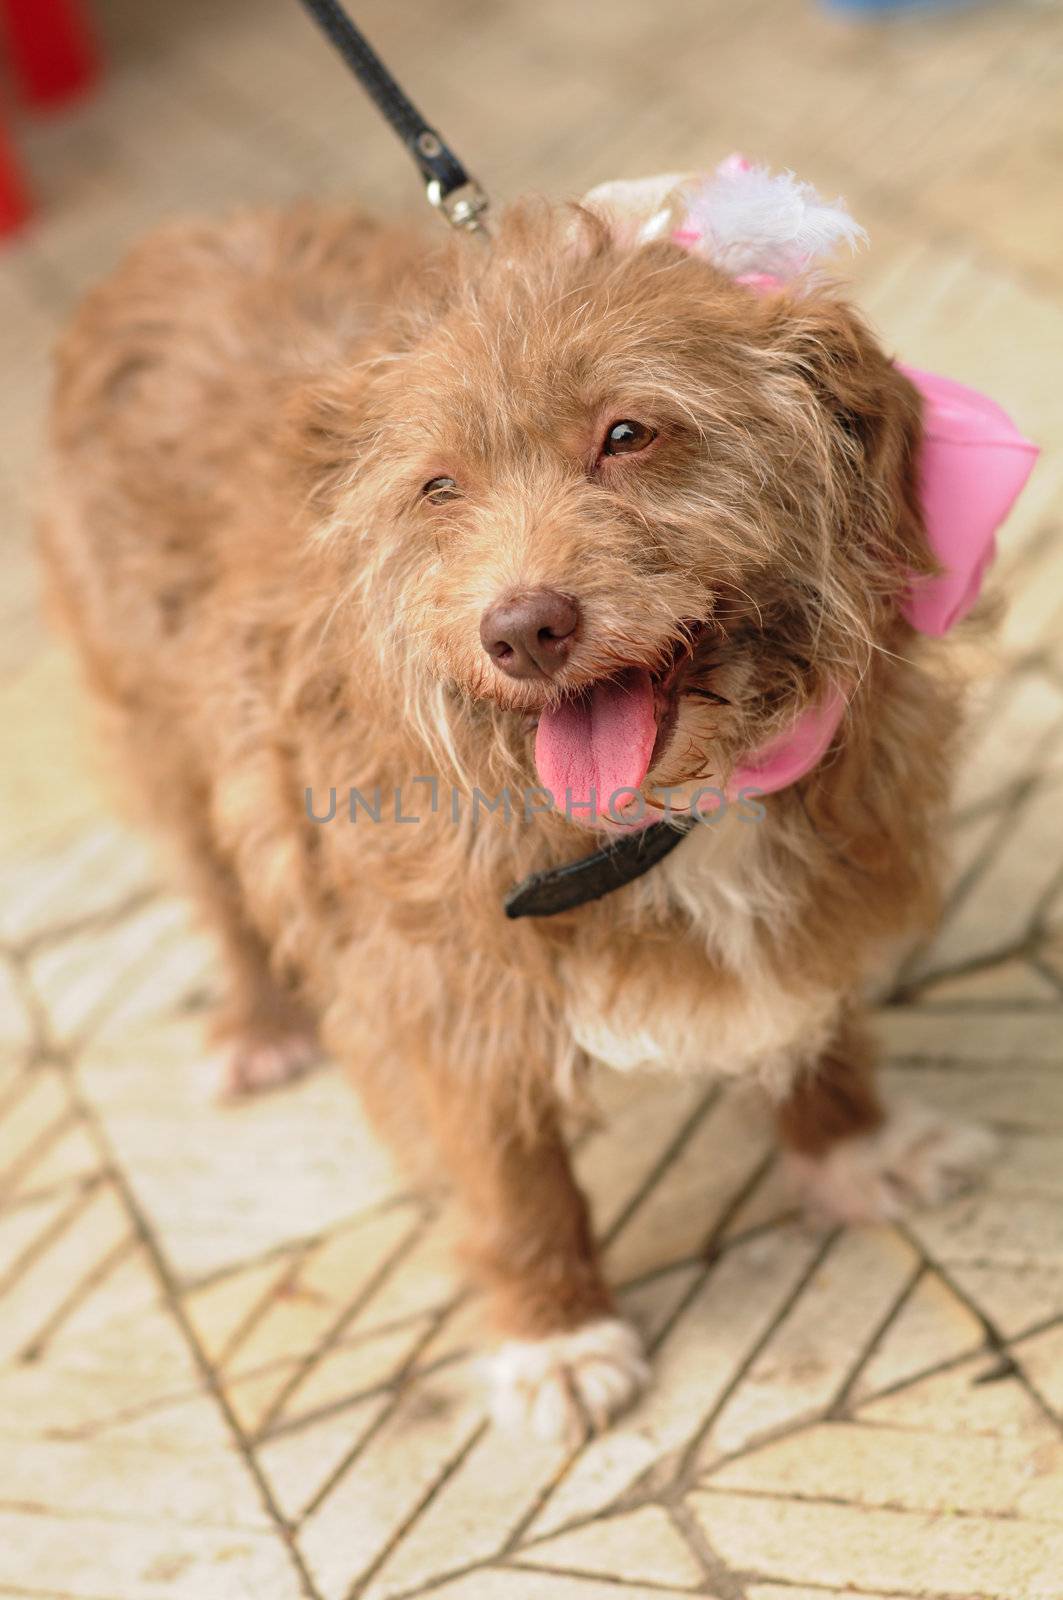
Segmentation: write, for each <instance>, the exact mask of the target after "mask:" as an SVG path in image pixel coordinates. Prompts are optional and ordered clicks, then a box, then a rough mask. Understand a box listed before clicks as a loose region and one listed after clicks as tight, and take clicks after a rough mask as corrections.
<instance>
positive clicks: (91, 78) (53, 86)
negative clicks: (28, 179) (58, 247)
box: [0, 0, 100, 235]
mask: <svg viewBox="0 0 1063 1600" xmlns="http://www.w3.org/2000/svg"><path fill="white" fill-rule="evenodd" d="M0 22H2V24H3V28H2V37H0V45H2V46H3V47H5V51H6V53H7V54H8V55H9V56H10V58H11V66H12V70H13V74H14V78H15V83H16V86H17V87H18V89H19V90H20V91H21V93H22V95H23V96H24V98H25V99H26V100H28V101H29V102H30V104H31V105H35V106H45V107H48V106H61V105H63V104H65V103H66V101H68V100H72V99H74V98H75V97H76V96H77V95H79V94H81V93H82V92H83V91H84V90H85V89H88V88H89V87H90V86H91V85H92V84H93V83H94V82H95V80H96V78H97V77H98V76H99V72H100V58H99V56H98V54H97V52H96V46H95V44H94V42H93V37H92V30H91V28H90V27H89V22H88V17H87V14H86V12H85V9H84V7H83V5H82V4H81V0H0ZM30 210H31V206H30V198H29V193H28V191H27V189H26V185H25V183H24V182H23V179H22V173H21V170H20V168H19V163H18V160H17V158H16V155H15V150H14V147H13V145H12V143H11V140H10V138H9V137H8V134H7V131H6V129H5V127H4V116H3V107H2V105H0V235H3V234H5V233H13V232H14V230H15V229H16V228H17V227H19V226H20V225H21V224H22V223H23V222H25V220H26V218H27V217H28V216H29V214H30Z"/></svg>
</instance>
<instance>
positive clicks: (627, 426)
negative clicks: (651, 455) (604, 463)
mask: <svg viewBox="0 0 1063 1600" xmlns="http://www.w3.org/2000/svg"><path fill="white" fill-rule="evenodd" d="M656 437H657V430H656V428H648V427H647V426H646V424H645V423H644V422H633V421H632V420H631V418H630V417H625V418H623V419H622V420H621V421H620V422H612V423H610V425H609V427H608V428H607V429H606V430H605V441H604V443H603V444H602V455H603V456H633V455H635V454H636V452H637V451H639V450H645V448H646V446H647V445H649V444H652V443H653V441H654V439H656Z"/></svg>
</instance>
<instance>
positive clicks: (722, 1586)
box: [666, 1500, 746, 1600]
mask: <svg viewBox="0 0 1063 1600" xmlns="http://www.w3.org/2000/svg"><path fill="white" fill-rule="evenodd" d="M666 1515H667V1517H668V1520H669V1521H670V1522H671V1524H672V1527H673V1528H674V1529H675V1531H676V1533H678V1535H679V1537H680V1538H681V1539H682V1540H683V1543H684V1544H685V1545H686V1546H687V1548H688V1549H689V1551H690V1553H691V1555H692V1556H693V1557H694V1560H695V1561H696V1562H697V1563H698V1565H699V1567H700V1568H701V1569H702V1572H703V1573H704V1574H705V1583H706V1588H707V1592H708V1593H710V1594H711V1595H712V1596H713V1600H746V1586H745V1584H744V1583H743V1582H742V1580H741V1578H739V1577H738V1576H737V1575H736V1574H735V1573H734V1572H732V1571H731V1569H730V1568H729V1567H728V1566H727V1564H726V1563H725V1562H724V1560H723V1558H722V1557H721V1556H719V1555H718V1554H717V1553H716V1551H715V1550H714V1549H713V1547H712V1545H711V1544H710V1542H709V1540H708V1538H707V1536H706V1534H705V1530H704V1529H703V1528H702V1526H701V1524H700V1523H699V1522H698V1520H697V1518H696V1517H695V1516H694V1515H693V1513H692V1512H691V1510H690V1507H689V1506H687V1505H686V1504H685V1503H684V1502H683V1501H681V1500H677V1501H676V1502H675V1503H674V1504H672V1505H669V1506H668V1507H667V1508H666Z"/></svg>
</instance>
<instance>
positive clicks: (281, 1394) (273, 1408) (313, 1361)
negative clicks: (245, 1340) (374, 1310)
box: [254, 1213, 437, 1440]
mask: <svg viewBox="0 0 1063 1600" xmlns="http://www.w3.org/2000/svg"><path fill="white" fill-rule="evenodd" d="M436 1220H437V1215H436V1214H433V1213H428V1214H427V1215H425V1214H422V1216H421V1217H420V1218H419V1219H418V1220H415V1221H413V1222H412V1223H411V1226H410V1231H409V1233H408V1234H407V1235H406V1237H405V1238H404V1239H403V1240H402V1241H401V1243H400V1244H398V1245H396V1247H395V1249H394V1250H392V1252H391V1254H390V1255H389V1256H388V1257H387V1260H386V1261H383V1262H381V1264H380V1266H379V1267H378V1268H377V1269H376V1271H375V1272H374V1273H372V1274H371V1275H370V1277H369V1279H368V1281H367V1282H366V1283H365V1284H363V1286H362V1288H361V1289H360V1290H359V1292H358V1293H357V1294H356V1295H355V1296H354V1299H353V1300H351V1301H350V1302H349V1304H348V1305H346V1306H345V1307H344V1308H343V1310H342V1311H341V1312H340V1313H339V1315H338V1316H337V1317H336V1318H335V1319H334V1321H333V1323H332V1326H331V1327H330V1328H329V1330H328V1332H327V1333H325V1334H323V1335H322V1337H321V1339H320V1340H319V1341H318V1343H317V1345H316V1346H315V1348H314V1349H313V1350H311V1351H309V1352H308V1353H307V1354H306V1355H305V1356H304V1357H303V1358H302V1360H301V1361H300V1362H299V1364H298V1366H297V1367H296V1370H295V1371H294V1372H293V1373H292V1375H291V1377H290V1378H289V1379H288V1381H287V1383H285V1384H283V1385H282V1387H281V1388H280V1390H279V1391H278V1393H277V1394H276V1395H275V1396H274V1398H273V1399H272V1400H271V1401H270V1403H269V1405H268V1406H267V1407H266V1410H265V1411H264V1412H263V1414H262V1416H261V1417H260V1418H259V1420H258V1426H257V1427H256V1429H255V1434H254V1437H255V1439H256V1440H257V1439H258V1438H260V1437H261V1436H262V1434H264V1433H265V1432H266V1430H267V1429H268V1428H269V1427H270V1425H271V1424H272V1423H274V1422H276V1420H277V1418H278V1417H279V1415H280V1413H281V1412H282V1411H283V1410H284V1408H285V1406H286V1405H287V1403H288V1401H289V1400H290V1399H291V1397H292V1395H293V1394H295V1393H296V1392H297V1390H298V1389H299V1388H300V1386H301V1385H302V1384H303V1383H304V1382H305V1381H306V1379H307V1378H308V1377H309V1376H310V1374H311V1373H312V1372H313V1371H314V1369H315V1367H318V1366H320V1365H321V1362H322V1361H324V1359H325V1357H326V1356H328V1355H329V1354H330V1353H331V1352H332V1351H333V1350H334V1349H335V1348H336V1346H337V1345H338V1344H339V1342H340V1339H341V1337H342V1335H343V1331H344V1329H345V1328H347V1327H349V1325H350V1324H351V1323H352V1322H353V1321H354V1320H355V1318H356V1317H359V1316H360V1315H361V1313H362V1312H363V1311H364V1310H365V1308H366V1306H367V1305H369V1304H370V1303H371V1302H372V1300H373V1299H374V1298H375V1296H376V1295H377V1294H378V1293H379V1292H380V1290H381V1289H382V1288H383V1287H384V1285H385V1284H386V1283H387V1281H388V1279H389V1278H390V1277H391V1276H392V1274H393V1273H394V1272H396V1271H397V1270H398V1268H399V1267H400V1266H401V1265H402V1263H403V1261H405V1259H406V1257H407V1256H409V1255H410V1254H412V1252H413V1251H414V1250H415V1249H416V1248H417V1246H418V1245H419V1244H420V1243H421V1242H422V1240H423V1239H424V1238H425V1236H426V1235H427V1234H428V1232H429V1231H430V1229H431V1228H432V1226H433V1225H434V1223H435V1221H436ZM301 1264H302V1263H300V1265H301Z"/></svg>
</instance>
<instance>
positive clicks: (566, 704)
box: [535, 669, 657, 822]
mask: <svg viewBox="0 0 1063 1600" xmlns="http://www.w3.org/2000/svg"><path fill="white" fill-rule="evenodd" d="M656 738H657V719H656V717H655V716H654V714H653V687H652V685H651V683H650V675H649V673H648V672H641V671H637V670H635V669H632V670H631V671H629V672H625V673H624V675H623V677H622V678H621V679H620V680H619V681H618V682H616V683H596V684H595V685H594V686H593V687H592V688H591V690H590V691H589V692H588V693H587V694H584V695H580V696H578V697H576V698H573V699H571V700H563V701H562V702H561V704H560V705H558V706H554V707H553V708H552V709H551V710H549V711H544V712H543V714H542V716H541V717H540V718H539V731H538V733H537V735H536V738H535V765H536V767H537V768H538V769H539V777H540V778H541V779H542V782H543V784H544V786H545V787H546V788H547V789H549V791H550V793H551V794H552V796H553V799H554V805H555V807H556V808H557V810H559V811H564V810H565V809H566V805H567V807H568V809H569V813H570V815H571V816H572V820H573V821H574V822H591V821H593V820H594V816H595V814H597V815H599V816H601V815H604V814H605V813H607V812H608V810H609V806H610V802H611V801H613V800H614V796H615V797H616V798H615V803H614V804H613V812H614V814H615V815H616V816H619V815H620V813H621V812H622V811H623V809H624V807H625V806H627V805H630V803H631V799H632V797H631V795H629V794H620V793H619V792H618V791H620V790H623V789H637V788H638V787H639V785H640V784H641V782H642V780H643V778H645V776H646V773H647V771H648V770H649V765H650V756H651V755H652V754H653V746H654V742H655V740H656ZM592 796H593V799H594V807H593V809H592V807H591V804H590V802H591V799H592Z"/></svg>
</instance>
